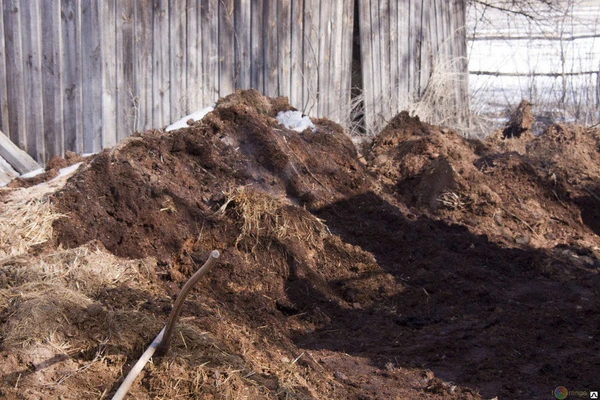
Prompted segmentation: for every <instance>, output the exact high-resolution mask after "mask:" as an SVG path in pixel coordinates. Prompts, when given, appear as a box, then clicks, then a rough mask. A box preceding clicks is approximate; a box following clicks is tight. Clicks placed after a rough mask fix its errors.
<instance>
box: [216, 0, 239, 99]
mask: <svg viewBox="0 0 600 400" xmlns="http://www.w3.org/2000/svg"><path fill="white" fill-rule="evenodd" d="M233 13H234V9H233V0H220V1H219V97H223V96H227V95H228V94H231V93H233V91H234V88H235V79H236V71H235V47H234V36H233V35H234V30H233Z"/></svg>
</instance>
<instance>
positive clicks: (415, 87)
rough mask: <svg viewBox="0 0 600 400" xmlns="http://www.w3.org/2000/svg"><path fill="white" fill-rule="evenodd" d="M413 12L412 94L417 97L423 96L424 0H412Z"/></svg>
mask: <svg viewBox="0 0 600 400" xmlns="http://www.w3.org/2000/svg"><path fill="white" fill-rule="evenodd" d="M411 5H412V6H413V7H412V13H411V20H410V29H411V33H412V43H411V51H412V54H411V58H412V60H413V62H412V65H411V67H412V68H411V89H412V95H413V96H414V97H415V99H418V98H419V97H420V96H421V80H420V78H421V41H422V37H421V33H422V31H421V18H422V13H421V9H422V7H421V5H422V0H411Z"/></svg>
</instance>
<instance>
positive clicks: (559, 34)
mask: <svg viewBox="0 0 600 400" xmlns="http://www.w3.org/2000/svg"><path fill="white" fill-rule="evenodd" d="M563 5H564V4H563ZM468 28H469V31H468V32H469V33H468V35H469V43H468V50H469V54H468V57H469V71H470V72H471V75H470V76H469V84H470V89H471V95H472V105H473V107H474V110H475V111H476V112H479V113H483V114H494V113H496V114H500V113H502V112H503V111H504V110H506V109H507V108H511V107H514V106H516V105H517V104H518V103H519V102H520V101H521V99H522V98H525V99H527V100H529V101H531V102H533V103H534V104H537V105H540V106H541V105H543V107H544V109H543V111H545V112H548V113H552V110H551V109H552V108H553V107H552V106H557V105H558V106H560V107H561V108H573V110H578V111H580V113H579V115H581V114H582V113H581V111H583V113H584V114H585V113H588V115H593V114H595V112H594V111H595V107H596V106H597V101H598V100H597V98H598V97H597V96H598V95H599V93H598V90H600V89H599V88H600V86H599V85H600V82H598V70H599V66H600V2H598V1H583V2H579V3H577V4H576V5H575V6H574V8H573V9H572V10H569V12H568V13H566V14H565V15H558V14H556V13H555V14H554V15H552V16H550V15H548V16H539V20H538V21H531V20H528V19H527V18H524V17H520V16H518V15H514V14H513V15H508V14H506V13H502V12H500V11H498V10H494V9H491V8H487V9H485V10H484V9H483V8H482V7H470V9H469V16H468ZM477 71H479V72H488V73H489V74H483V75H477V74H475V72H477ZM585 72H593V73H591V74H582V75H569V74H579V73H585ZM495 74H497V75H495ZM507 74H508V76H507ZM539 74H557V75H558V76H540V75H539ZM562 74H566V75H564V76H563V75H562ZM516 75H520V76H516ZM582 107H583V108H584V109H582ZM585 107H587V108H585ZM561 111H562V113H563V116H564V117H567V118H568V117H569V115H568V114H569V113H568V112H566V111H565V110H561ZM596 112H597V111H596ZM573 114H574V113H573V112H571V115H573ZM598 117H600V115H598V114H596V118H598ZM580 122H585V121H580Z"/></svg>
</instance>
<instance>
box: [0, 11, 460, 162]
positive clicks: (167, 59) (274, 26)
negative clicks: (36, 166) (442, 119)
mask: <svg viewBox="0 0 600 400" xmlns="http://www.w3.org/2000/svg"><path fill="white" fill-rule="evenodd" d="M1 2H2V8H1V11H2V15H1V18H0V129H1V130H2V131H4V132H5V133H7V134H8V135H9V136H10V138H11V140H12V141H13V142H15V143H17V144H18V145H19V146H20V147H21V148H23V149H26V150H27V152H28V153H29V154H31V155H32V156H33V157H34V158H36V159H37V160H38V161H40V162H42V163H43V162H45V161H47V160H48V159H49V157H51V156H53V155H55V154H63V153H64V151H66V150H72V151H76V152H83V153H88V152H96V151H99V150H101V149H102V148H104V147H109V146H112V145H114V144H115V143H116V142H117V141H118V140H120V139H122V138H124V137H127V136H128V135H130V134H131V133H132V132H133V131H143V130H146V129H150V128H154V127H161V126H164V125H166V124H168V123H170V122H172V121H174V120H176V119H178V118H180V117H182V116H184V115H186V114H187V113H188V112H190V111H195V110H197V109H199V108H202V107H205V106H208V105H210V104H212V103H213V102H214V101H216V100H217V99H218V98H219V97H220V96H224V95H227V94H229V93H231V92H232V91H234V90H235V89H236V88H250V87H252V88H256V89H258V90H259V91H261V92H262V93H264V94H266V95H268V96H280V95H282V96H288V97H289V99H290V103H291V104H292V105H293V106H295V107H296V108H298V109H301V110H303V111H304V112H306V113H309V114H310V115H311V116H328V117H331V118H332V119H334V120H338V121H343V120H347V119H348V118H350V108H351V107H350V101H351V93H350V89H351V76H352V58H353V34H354V33H355V32H354V24H353V21H354V17H355V5H356V6H358V7H359V8H360V13H359V15H360V26H361V29H360V34H361V37H362V40H361V43H362V57H361V65H362V72H363V76H364V79H363V82H364V83H365V87H364V94H365V107H366V111H367V114H369V113H370V112H371V111H374V114H373V115H378V117H386V118H387V117H389V116H390V115H388V114H390V113H391V112H392V111H389V112H387V113H386V112H384V111H383V110H380V109H378V108H377V102H376V101H375V100H374V99H376V98H378V96H382V95H383V96H387V94H388V93H391V91H392V89H393V91H394V98H402V97H403V96H407V95H408V93H409V92H411V91H412V92H415V93H417V94H418V92H420V91H422V90H423V87H424V86H425V85H426V80H427V77H428V74H429V71H430V69H431V63H432V62H433V61H434V57H436V56H437V54H438V53H439V51H440V50H439V49H443V48H448V49H449V50H448V54H449V55H450V56H452V57H456V56H464V55H465V53H464V46H463V45H462V42H461V40H456V43H454V42H453V45H451V46H443V45H442V44H443V43H445V42H447V41H448V40H455V39H448V38H451V37H461V36H460V35H457V36H453V35H452V34H455V33H456V32H457V31H459V28H460V27H461V26H463V25H464V7H463V6H462V0H450V1H443V0H379V1H378V0H370V1H369V0H358V2H357V3H356V4H355V1H354V0H291V1H287V0H153V1H149V0H47V1H31V0H1ZM461 7H463V8H461ZM462 37H464V36H462ZM355 56H356V55H355ZM391 109H393V107H391ZM397 111H398V110H394V112H397ZM384 114H385V115H384ZM373 121H374V120H373V119H370V120H367V123H372V122H373Z"/></svg>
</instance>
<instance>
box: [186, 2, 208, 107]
mask: <svg viewBox="0 0 600 400" xmlns="http://www.w3.org/2000/svg"><path fill="white" fill-rule="evenodd" d="M185 14H186V22H185V26H186V38H187V46H186V51H187V54H186V63H187V66H186V68H185V70H186V77H185V94H186V97H187V106H188V110H189V111H190V112H194V111H196V110H199V109H201V108H202V107H204V105H203V104H202V85H201V84H200V83H199V79H200V77H201V75H202V51H201V48H200V43H201V41H200V40H201V37H200V35H201V31H200V26H201V25H200V22H201V21H200V19H199V16H200V2H198V1H197V0H187V6H186V12H185Z"/></svg>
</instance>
